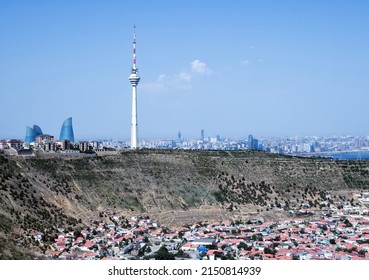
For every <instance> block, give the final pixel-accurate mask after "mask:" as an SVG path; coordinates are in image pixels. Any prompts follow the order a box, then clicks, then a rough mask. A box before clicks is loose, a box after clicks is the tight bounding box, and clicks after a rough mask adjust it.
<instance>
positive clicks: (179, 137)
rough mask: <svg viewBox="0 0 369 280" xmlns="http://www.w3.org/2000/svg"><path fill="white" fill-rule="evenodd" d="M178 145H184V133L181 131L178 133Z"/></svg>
mask: <svg viewBox="0 0 369 280" xmlns="http://www.w3.org/2000/svg"><path fill="white" fill-rule="evenodd" d="M178 143H180V144H182V143H183V138H182V132H181V131H179V132H178Z"/></svg>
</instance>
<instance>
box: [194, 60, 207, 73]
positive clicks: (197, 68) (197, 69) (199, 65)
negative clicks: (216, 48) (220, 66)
mask: <svg viewBox="0 0 369 280" xmlns="http://www.w3.org/2000/svg"><path fill="white" fill-rule="evenodd" d="M191 71H192V72H194V73H198V74H210V73H211V70H210V69H209V68H208V67H206V64H205V63H204V62H201V61H200V60H198V59H196V60H194V61H192V62H191Z"/></svg>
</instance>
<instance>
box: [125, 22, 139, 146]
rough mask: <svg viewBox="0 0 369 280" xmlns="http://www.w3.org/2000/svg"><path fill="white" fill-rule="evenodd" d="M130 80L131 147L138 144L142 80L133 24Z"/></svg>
mask: <svg viewBox="0 0 369 280" xmlns="http://www.w3.org/2000/svg"><path fill="white" fill-rule="evenodd" d="M128 79H129V81H130V82H131V85H132V124H131V149H136V148H137V146H138V135H137V134H138V132H137V130H138V124H137V85H138V82H139V81H140V76H139V75H138V68H137V67H136V27H135V26H133V65H132V69H131V75H130V76H129V78H128Z"/></svg>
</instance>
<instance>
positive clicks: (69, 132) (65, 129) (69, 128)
mask: <svg viewBox="0 0 369 280" xmlns="http://www.w3.org/2000/svg"><path fill="white" fill-rule="evenodd" d="M59 140H67V141H70V142H72V143H73V142H74V133H73V125H72V118H71V117H70V118H68V119H66V120H65V121H64V122H63V125H62V128H61V130H60V136H59Z"/></svg>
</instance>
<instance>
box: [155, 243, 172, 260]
mask: <svg viewBox="0 0 369 280" xmlns="http://www.w3.org/2000/svg"><path fill="white" fill-rule="evenodd" d="M174 259H175V257H174V255H173V254H172V253H169V251H168V249H167V247H165V246H162V247H160V249H159V250H158V251H157V252H156V255H155V260H174Z"/></svg>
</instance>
